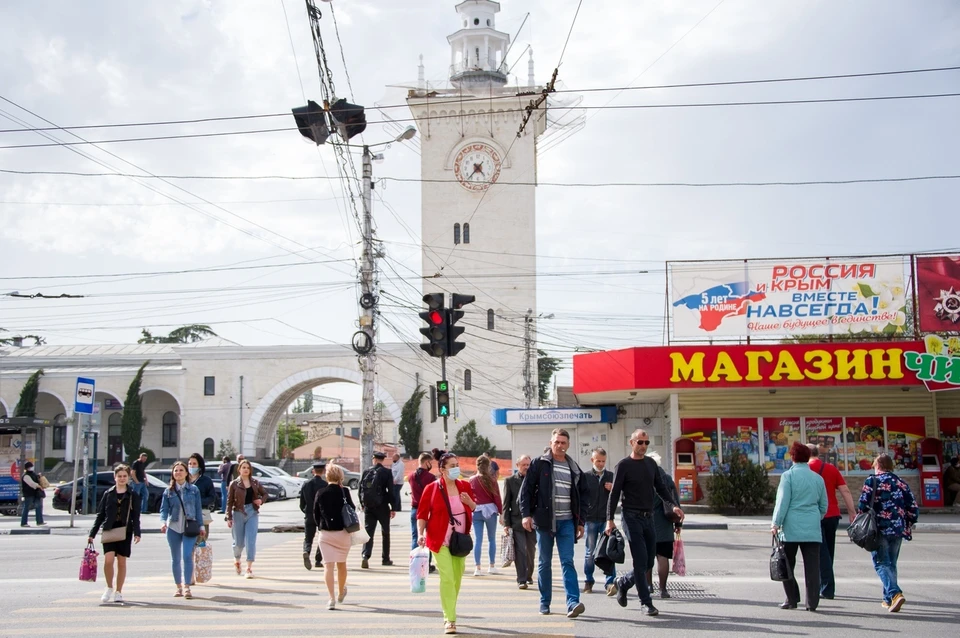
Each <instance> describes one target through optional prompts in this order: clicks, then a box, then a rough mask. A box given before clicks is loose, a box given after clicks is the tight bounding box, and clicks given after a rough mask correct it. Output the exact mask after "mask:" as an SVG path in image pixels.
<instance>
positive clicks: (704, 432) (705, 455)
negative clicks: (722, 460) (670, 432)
mask: <svg viewBox="0 0 960 638" xmlns="http://www.w3.org/2000/svg"><path fill="white" fill-rule="evenodd" d="M680 435H681V436H682V437H683V438H685V439H692V440H693V443H694V449H695V452H696V463H697V472H710V471H712V470H713V468H715V467H717V466H718V465H719V460H718V457H717V419H680Z"/></svg>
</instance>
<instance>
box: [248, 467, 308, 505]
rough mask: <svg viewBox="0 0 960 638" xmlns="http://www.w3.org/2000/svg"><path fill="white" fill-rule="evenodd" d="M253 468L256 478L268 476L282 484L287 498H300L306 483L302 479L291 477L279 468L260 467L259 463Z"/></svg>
mask: <svg viewBox="0 0 960 638" xmlns="http://www.w3.org/2000/svg"><path fill="white" fill-rule="evenodd" d="M250 465H251V467H253V475H254V476H267V477H269V478H271V479H273V480H274V481H277V482H279V483H282V484H283V486H284V488H285V489H286V492H287V498H300V490H301V488H303V484H304V483H306V481H305V480H303V479H302V478H300V477H297V476H290V475H289V474H287V473H286V472H284V471H283V470H281V469H280V468H279V467H273V466H271V465H260V464H259V463H251V464H250Z"/></svg>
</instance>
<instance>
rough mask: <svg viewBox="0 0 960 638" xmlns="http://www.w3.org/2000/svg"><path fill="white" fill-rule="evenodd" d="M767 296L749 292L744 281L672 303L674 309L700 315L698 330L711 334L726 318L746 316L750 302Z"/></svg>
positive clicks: (721, 286)
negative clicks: (677, 308)
mask: <svg viewBox="0 0 960 638" xmlns="http://www.w3.org/2000/svg"><path fill="white" fill-rule="evenodd" d="M766 297H767V295H766V293H763V292H757V291H751V290H750V289H749V284H748V283H747V282H746V281H738V282H734V283H728V284H720V285H718V286H713V287H712V288H707V289H706V290H704V291H702V292H700V293H696V294H692V295H687V296H686V297H683V298H682V299H678V300H677V301H675V302H673V306H674V308H676V307H680V306H682V307H684V308H687V309H688V310H693V311H694V312H698V313H699V314H700V329H701V330H703V331H705V332H713V331H714V330H716V329H717V328H719V327H720V324H722V323H723V320H724V319H727V318H728V317H742V316H743V315H745V314H747V306H748V305H750V303H751V302H756V301H762V300H764V299H766Z"/></svg>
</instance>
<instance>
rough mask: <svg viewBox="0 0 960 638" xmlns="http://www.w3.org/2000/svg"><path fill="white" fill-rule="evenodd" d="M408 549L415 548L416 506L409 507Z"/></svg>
mask: <svg viewBox="0 0 960 638" xmlns="http://www.w3.org/2000/svg"><path fill="white" fill-rule="evenodd" d="M410 538H411V543H410V549H416V548H417V508H416V507H411V508H410Z"/></svg>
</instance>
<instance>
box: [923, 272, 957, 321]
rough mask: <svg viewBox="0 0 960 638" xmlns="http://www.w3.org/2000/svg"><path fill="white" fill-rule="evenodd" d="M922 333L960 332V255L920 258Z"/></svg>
mask: <svg viewBox="0 0 960 638" xmlns="http://www.w3.org/2000/svg"><path fill="white" fill-rule="evenodd" d="M917 315H918V317H919V320H920V331H921V332H960V255H943V256H939V257H917Z"/></svg>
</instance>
